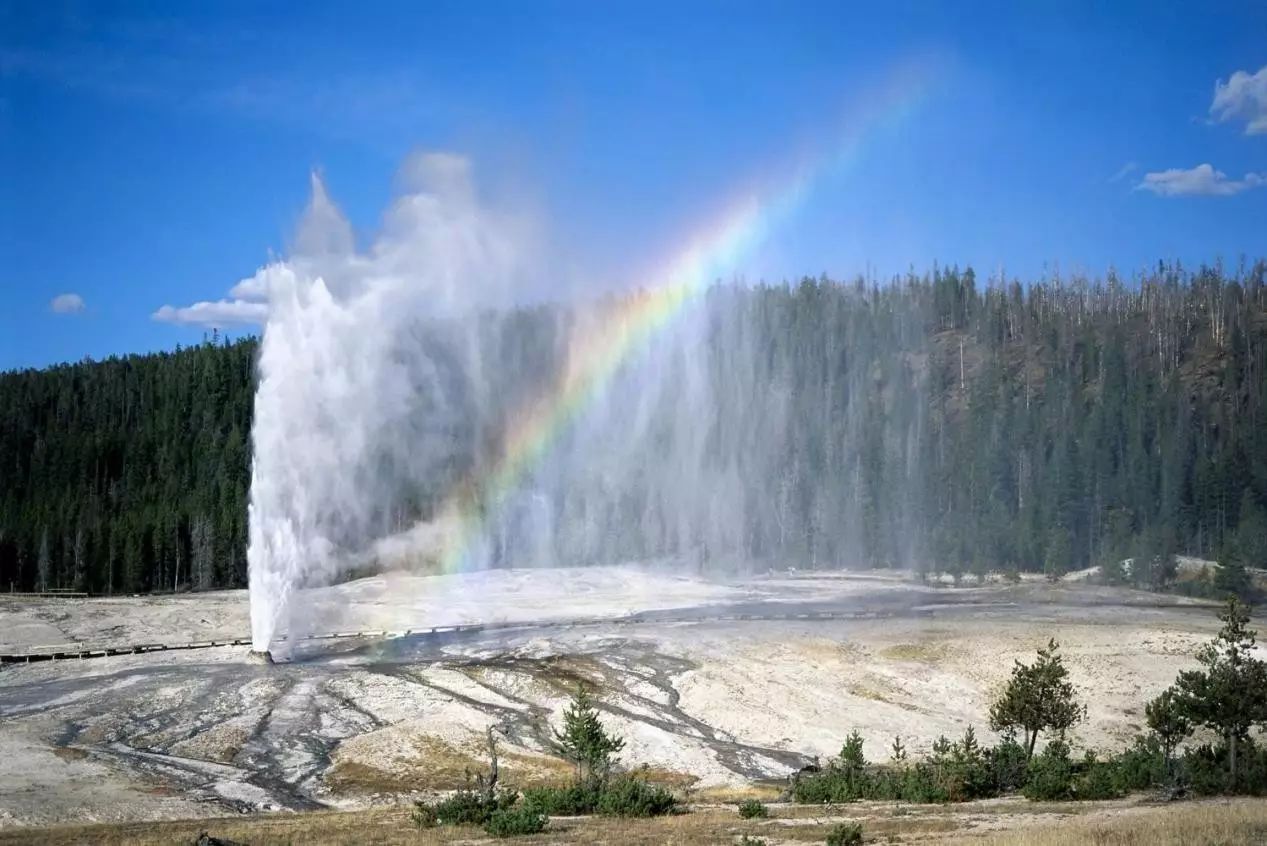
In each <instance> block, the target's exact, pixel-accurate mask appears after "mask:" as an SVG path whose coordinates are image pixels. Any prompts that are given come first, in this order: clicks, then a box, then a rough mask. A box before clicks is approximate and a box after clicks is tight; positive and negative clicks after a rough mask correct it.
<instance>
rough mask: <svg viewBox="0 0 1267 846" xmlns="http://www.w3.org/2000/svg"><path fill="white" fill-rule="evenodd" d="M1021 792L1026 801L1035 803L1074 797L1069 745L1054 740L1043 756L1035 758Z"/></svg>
mask: <svg viewBox="0 0 1267 846" xmlns="http://www.w3.org/2000/svg"><path fill="white" fill-rule="evenodd" d="M1021 792H1022V793H1024V794H1025V798H1026V799H1030V800H1032V801H1035V802H1054V801H1059V800H1062V799H1068V798H1070V797H1071V796H1072V795H1073V764H1072V762H1070V760H1069V746H1068V744H1066V743H1065V742H1064V741H1061V740H1053V741H1052V742H1051V743H1048V744H1047V748H1046V749H1044V750H1043V751H1042V753H1041V754H1039V755H1035V756H1034V757H1033V759H1032V760H1031V761H1030V762H1029V772H1028V775H1027V777H1026V779H1025V787H1024V789H1022V791H1021Z"/></svg>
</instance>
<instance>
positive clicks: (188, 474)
mask: <svg viewBox="0 0 1267 846" xmlns="http://www.w3.org/2000/svg"><path fill="white" fill-rule="evenodd" d="M255 348H256V342H255V340H254V339H247V340H241V341H237V342H234V343H227V342H226V343H224V344H215V343H204V344H202V345H200V346H196V347H189V348H187V349H177V350H176V351H175V352H172V353H158V354H155V355H131V356H127V357H125V358H111V359H108V360H106V361H100V362H87V361H86V362H82V363H78V364H67V365H59V366H57V367H51V368H48V369H47V370H38V371H37V370H25V371H20V372H13V373H5V374H0V421H3V429H2V430H0V479H2V480H3V485H2V489H0V583H2V585H3V589H4V590H8V589H9V586H10V585H11V584H12V585H14V586H15V587H16V588H18V589H24V590H31V589H40V588H43V587H49V588H52V587H64V588H77V589H80V590H91V591H100V592H103V593H105V592H120V591H138V590H171V589H172V588H173V587H176V586H179V587H181V588H185V587H188V586H190V585H194V586H197V587H211V586H213V585H231V584H244V583H245V579H246V501H247V489H248V486H249V483H250V431H251V401H252V396H253V392H254V385H253V379H252V363H253V358H254V354H255Z"/></svg>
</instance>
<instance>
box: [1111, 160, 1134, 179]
mask: <svg viewBox="0 0 1267 846" xmlns="http://www.w3.org/2000/svg"><path fill="white" fill-rule="evenodd" d="M1137 170H1139V163H1138V162H1127V163H1126V164H1124V165H1122V166H1121V167H1120V168H1119V169H1118V171H1117V173H1115V174H1113V175H1112V176H1110V177H1109V181H1110V182H1120V181H1121V180H1123V179H1125V178H1126V177H1128V176H1130V175H1131V174H1132V173H1134V172H1135V171H1137Z"/></svg>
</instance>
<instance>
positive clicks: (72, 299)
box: [48, 294, 84, 314]
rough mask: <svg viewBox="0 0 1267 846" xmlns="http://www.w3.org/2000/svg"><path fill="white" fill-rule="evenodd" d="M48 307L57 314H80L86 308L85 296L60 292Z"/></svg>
mask: <svg viewBox="0 0 1267 846" xmlns="http://www.w3.org/2000/svg"><path fill="white" fill-rule="evenodd" d="M48 307H49V308H51V309H52V310H53V311H54V312H56V313H57V314H78V313H79V312H81V311H83V310H84V298H83V297H81V296H79V295H78V294H58V295H57V296H55V297H53V299H52V301H50V302H49V304H48Z"/></svg>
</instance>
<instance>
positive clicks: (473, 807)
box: [413, 788, 519, 828]
mask: <svg viewBox="0 0 1267 846" xmlns="http://www.w3.org/2000/svg"><path fill="white" fill-rule="evenodd" d="M518 798H519V796H518V794H516V793H514V792H512V791H492V792H489V793H482V792H479V791H476V790H471V789H470V788H464V789H462V790H459V791H457V792H456V793H454V794H453V795H452V796H450V797H448V798H447V799H442V800H440V801H439V802H435V803H428V802H415V803H414V810H413V821H414V825H416V826H418V828H431V827H433V826H437V825H484V824H485V823H487V822H488V820H489V818H490V817H492V816H493V815H494V814H496V813H498V812H499V811H506V810H509V809H510V808H511V807H513V806H514V804H515V802H516V801H517V800H518Z"/></svg>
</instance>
